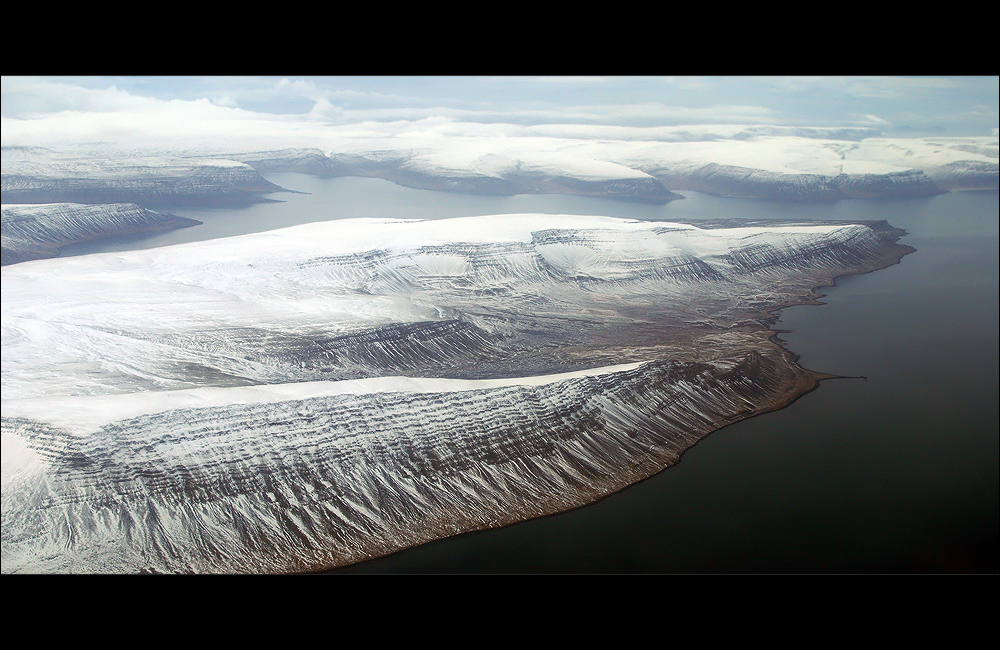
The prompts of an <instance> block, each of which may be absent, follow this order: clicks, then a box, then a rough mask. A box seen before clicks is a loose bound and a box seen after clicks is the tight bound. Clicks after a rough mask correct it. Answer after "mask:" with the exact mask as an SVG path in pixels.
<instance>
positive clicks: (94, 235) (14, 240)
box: [0, 203, 201, 265]
mask: <svg viewBox="0 0 1000 650" xmlns="http://www.w3.org/2000/svg"><path fill="white" fill-rule="evenodd" d="M2 214H3V217H2V221H0V225H2V228H3V230H2V244H3V249H2V250H3V257H2V263H3V265H7V264H16V263H18V262H25V261H28V260H35V259H42V258H46V257H55V256H56V255H58V254H59V249H60V248H61V247H63V246H66V245H69V244H75V243H79V242H85V241H92V240H95V239H107V238H110V237H119V236H123V235H135V234H140V233H149V232H161V231H164V230H173V229H175V228H187V227H189V226H196V225H198V224H199V223H201V222H200V221H196V220H194V219H187V218H184V217H178V216H176V215H172V214H166V213H162V212H154V211H153V210H148V209H146V208H140V207H139V206H137V205H135V204H134V203H115V204H110V205H107V204H106V205H81V204H77V203H49V204H41V205H4V206H3V213H2Z"/></svg>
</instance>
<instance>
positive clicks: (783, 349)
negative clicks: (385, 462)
mask: <svg viewBox="0 0 1000 650" xmlns="http://www.w3.org/2000/svg"><path fill="white" fill-rule="evenodd" d="M842 223H860V222H858V221H845V222H842ZM864 223H866V224H868V225H875V224H881V223H884V224H885V225H886V226H887V227H888V228H889V229H891V231H892V232H893V233H894V235H895V236H896V241H895V242H894V243H893V244H892V246H891V247H890V249H889V252H887V254H886V255H884V256H883V257H882V258H881V259H880V260H879V261H878V262H876V263H873V264H872V265H870V267H869V268H867V269H866V270H861V271H857V272H853V273H844V274H841V275H837V276H834V277H831V278H829V279H828V280H825V281H823V282H821V283H820V284H817V285H814V286H813V287H812V288H811V289H810V291H809V293H808V294H807V295H806V296H805V297H804V300H803V301H802V302H795V303H792V304H787V305H782V306H780V307H775V308H772V309H769V310H768V314H769V316H770V318H769V319H768V320H767V321H765V322H762V323H761V325H762V326H763V327H764V328H765V329H766V330H767V331H769V332H770V335H769V336H768V337H767V341H768V342H769V343H770V344H772V345H774V346H775V347H777V348H778V349H779V350H780V353H781V354H782V356H783V357H784V358H785V359H786V360H787V361H788V363H789V367H790V368H791V369H793V370H795V371H797V372H798V373H801V377H802V378H803V379H807V380H809V381H808V383H806V384H805V385H804V386H802V387H801V388H800V390H798V391H792V392H791V394H790V396H789V397H787V398H786V399H784V400H779V401H778V402H777V403H776V404H774V405H771V406H768V407H765V408H763V409H761V410H758V411H756V412H754V413H753V414H751V415H749V416H746V417H739V418H737V419H735V420H733V421H731V422H727V423H725V424H722V425H721V426H719V427H717V428H715V429H713V430H711V431H710V432H708V433H706V434H705V435H703V436H701V437H699V438H698V439H697V440H696V441H695V442H694V443H693V444H691V445H689V446H688V447H686V448H685V449H684V450H683V451H681V452H680V455H679V456H678V458H677V459H676V460H675V461H674V462H671V463H669V464H667V465H665V466H663V467H662V468H661V469H659V470H657V471H654V472H652V473H650V474H648V475H647V476H645V477H643V478H641V479H639V480H637V481H633V482H631V483H629V484H628V485H625V486H623V487H621V488H619V489H617V490H612V491H610V492H607V493H606V494H604V495H603V496H600V497H598V498H596V499H593V500H591V501H589V502H587V503H584V504H582V505H579V506H576V507H572V508H567V509H564V510H560V511H558V512H552V513H548V514H544V515H540V516H536V517H529V518H526V519H522V520H519V521H516V522H513V523H509V524H504V525H501V526H484V527H481V528H476V529H471V530H467V531H463V532H460V533H456V534H452V535H447V536H444V537H440V538H438V539H434V540H431V541H428V542H424V543H422V544H416V545H413V546H408V547H406V548H401V549H398V550H396V551H393V552H391V553H387V554H384V555H380V556H377V557H373V558H370V559H367V560H362V561H359V562H353V563H350V564H344V565H339V566H333V567H328V568H325V569H315V570H307V571H301V572H294V573H292V575H328V574H338V573H346V571H344V570H345V569H349V568H352V567H361V566H364V565H366V564H369V563H372V562H377V561H379V560H382V559H385V558H388V557H391V556H393V555H397V554H399V553H403V552H405V551H408V550H411V549H414V548H417V547H420V546H426V545H429V544H435V543H437V542H443V541H444V540H447V539H450V538H453V537H458V536H462V535H471V534H475V533H480V532H485V531H488V530H495V529H498V528H505V527H507V526H514V525H517V524H519V523H524V522H527V521H532V520H535V519H544V518H548V517H556V516H558V515H561V514H563V513H566V512H571V511H573V510H578V509H580V508H586V507H587V506H590V505H593V504H595V503H599V502H601V501H603V500H604V499H606V498H608V497H610V496H612V495H615V494H617V493H619V492H622V491H624V490H626V489H628V488H630V487H632V486H634V485H638V484H640V483H642V482H644V481H647V480H649V479H651V478H653V477H654V476H657V475H659V474H660V473H661V472H664V471H667V470H669V469H670V468H671V467H674V466H676V465H678V464H679V463H680V462H681V461H682V460H683V457H684V454H686V453H687V452H688V451H689V450H691V449H693V448H694V447H696V446H697V445H698V443H700V442H701V441H702V440H705V439H706V438H708V437H709V436H711V435H713V434H715V433H718V432H719V431H723V430H724V429H726V428H728V427H730V426H733V425H735V424H739V423H740V422H744V421H746V420H750V419H752V418H755V417H758V416H760V415H764V414H766V413H773V412H776V411H780V410H783V409H786V408H788V407H790V406H791V405H792V404H794V403H795V402H797V401H798V400H800V399H801V398H802V397H804V396H806V395H808V394H809V393H812V392H813V391H815V390H817V389H818V388H819V387H820V385H821V384H822V382H824V381H827V380H831V379H867V377H848V376H844V375H835V374H830V373H825V372H821V371H817V370H810V369H808V368H805V367H804V366H802V365H800V364H799V360H800V359H801V355H799V354H797V353H795V352H794V351H792V350H791V349H789V348H788V347H787V344H786V342H785V341H783V340H781V339H780V338H779V334H780V333H781V330H776V329H775V328H774V324H775V323H776V322H777V320H778V319H779V317H780V315H781V312H782V311H783V310H785V309H788V308H791V307H799V306H823V305H825V303H823V302H820V300H819V299H820V298H823V297H825V296H826V295H827V294H825V293H820V291H819V290H820V289H825V288H829V287H836V286H837V280H838V279H840V278H846V277H852V276H856V275H867V274H869V273H874V272H875V271H881V270H884V269H887V268H890V267H892V266H895V265H897V264H900V263H902V259H903V258H904V257H905V256H907V255H910V254H911V253H915V252H916V251H917V249H915V248H913V247H912V246H908V245H906V244H900V243H899V239H901V238H902V237H904V236H905V235H906V234H908V233H907V232H906V231H905V230H903V229H900V228H893V227H891V226H889V225H888V223H887V222H884V221H881V222H864ZM717 227H725V226H724V225H719V226H717Z"/></svg>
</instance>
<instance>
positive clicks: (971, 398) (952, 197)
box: [63, 174, 1000, 573]
mask: <svg viewBox="0 0 1000 650" xmlns="http://www.w3.org/2000/svg"><path fill="white" fill-rule="evenodd" d="M267 178H268V180H270V181H272V182H274V183H277V184H278V185H281V186H282V187H284V188H287V189H290V190H295V191H297V192H301V193H290V192H281V193H276V194H274V195H272V197H273V198H278V199H280V200H281V201H282V202H280V203H265V204H258V205H255V206H251V207H249V208H245V209H239V210H225V209H211V210H208V209H206V210H190V209H184V210H173V211H172V212H174V213H175V214H178V215H181V216H186V217H191V218H194V219H198V220H200V221H202V222H203V225H201V226H196V227H193V228H185V229H181V230H176V231H172V232H168V233H159V234H155V235H152V236H145V237H137V238H131V239H126V240H118V241H113V242H92V243H87V244H80V245H76V246H72V247H67V248H66V249H64V251H63V255H71V254H83V253H88V252H105V251H114V250H129V249H134V248H150V247H155V246H164V245H170V244H176V243H183V242H187V241H197V240H202V239H213V238H217V237H228V236H233V235H239V234H245V233H250V232H260V231H264V230H270V229H274V228H280V227H284V226H290V225H296V224H299V223H308V222H312V221H322V220H328V219H344V218H353V217H387V218H396V219H400V218H402V219H439V218H447V217H458V216H477V215H488V214H502V213H521V212H529V213H531V212H542V213H553V214H599V215H607V216H615V217H624V218H634V219H648V220H657V221H670V220H679V221H695V222H697V221H699V220H704V219H768V220H775V219H776V220H781V219H791V220H831V219H832V220H887V221H888V222H889V223H890V224H892V225H893V226H896V227H898V228H903V229H905V230H906V231H907V233H908V234H907V235H906V236H905V237H904V238H903V239H902V240H901V243H904V244H907V245H909V246H912V247H913V248H915V249H916V252H914V253H912V254H910V255H907V256H906V257H904V258H903V259H902V261H901V262H900V263H899V264H898V265H895V266H892V267H889V268H887V269H883V270H880V271H876V272H874V273H870V274H867V275H861V276H850V277H845V278H841V279H839V280H838V281H837V286H836V287H831V288H827V289H823V290H822V291H823V292H824V293H825V294H826V297H825V298H823V302H825V303H826V304H825V305H822V306H799V307H793V308H790V309H786V310H785V311H784V312H782V314H781V317H780V320H779V322H778V323H777V325H776V328H778V329H780V330H788V331H783V332H782V333H780V334H779V336H780V340H781V341H782V343H783V344H784V345H785V346H786V347H788V348H789V349H790V350H792V351H793V352H795V353H796V354H799V355H800V357H801V359H800V362H801V363H802V365H803V366H805V367H807V368H810V369H813V370H818V371H821V372H826V373H831V374H837V375H846V376H852V377H858V376H864V377H866V379H833V380H827V381H824V382H823V383H822V384H821V386H820V387H819V388H818V389H817V390H815V391H813V392H812V393H809V394H807V395H805V396H803V397H802V398H800V399H799V400H798V401H796V402H795V403H794V404H792V405H791V406H790V407H788V408H786V409H783V410H781V411H777V412H774V413H769V414H764V415H761V416H758V417H756V418H752V419H750V420H745V421H743V422H740V423H737V424H735V425H732V426H729V427H726V428H725V429H722V430H720V431H717V432H715V433H713V434H712V435H710V436H709V437H707V438H705V439H704V440H702V441H701V442H700V443H698V444H697V445H696V446H695V447H693V448H692V449H690V450H688V451H687V452H686V453H685V454H684V456H683V458H682V460H681V462H680V463H679V464H677V465H675V466H674V467H672V468H670V469H668V470H666V471H664V472H661V473H660V474H658V475H656V476H654V477H652V478H650V479H647V480H646V481H643V482H641V483H639V484H636V485H634V486H632V487H630V488H628V489H626V490H624V491H622V492H619V493H617V494H614V495H611V496H609V497H607V498H605V499H603V500H601V501H599V502H597V503H594V504H591V505H589V506H586V507H584V508H580V509H577V510H574V511H571V512H567V513H562V514H559V515H555V516H552V517H545V518H542V519H537V520H533V521H529V522H523V523H521V524H517V525H514V526H510V527H507V528H503V529H499V530H491V531H482V532H477V533H471V534H466V535H461V536H458V537H453V538H450V539H446V540H440V541H437V542H433V543H431V544H426V545H424V546H421V547H419V548H414V549H409V550H406V551H403V552H400V553H397V554H395V555H392V556H389V557H385V558H381V559H378V560H374V561H371V562H367V563H364V564H360V565H356V566H353V567H347V568H344V569H340V570H339V572H341V573H415V572H436V573H539V572H541V573H748V572H750V573H786V572H795V573H802V572H805V573H873V572H874V573H886V572H889V573H895V572H907V573H913V572H917V573H927V572H934V573H936V572H943V573H969V572H972V573H995V572H997V570H998V566H1000V563H998V555H1000V554H998V547H1000V533H998V531H1000V514H998V513H1000V497H998V493H1000V472H998V468H1000V460H998V458H1000V449H998V433H997V432H998V426H1000V425H998V398H997V394H998V365H1000V363H998V344H997V342H998V295H1000V286H998V275H1000V272H998V221H1000V202H998V195H997V193H996V192H952V193H949V194H944V195H940V196H936V197H931V198H921V199H900V200H877V201H874V200H873V201H839V202H836V203H820V204H798V203H776V202H767V201H754V200H742V199H722V198H716V197H711V196H707V195H703V194H698V193H694V192H681V194H683V195H684V196H685V197H686V198H685V199H684V200H681V201H672V202H670V203H668V204H666V205H662V206H650V205H641V204H630V203H624V202H618V201H611V200H604V199H595V198H588V197H579V196H564V195H544V196H532V195H518V196H512V197H489V196H472V195H463V194H451V193H445V192H434V191H427V190H414V189H409V188H405V187H401V186H398V185H395V184H392V183H389V182H387V181H383V180H378V179H367V178H337V179H319V178H315V177H311V176H306V175H302V174H272V175H268V176H267Z"/></svg>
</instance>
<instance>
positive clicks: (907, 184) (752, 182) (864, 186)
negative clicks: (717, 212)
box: [657, 163, 944, 201]
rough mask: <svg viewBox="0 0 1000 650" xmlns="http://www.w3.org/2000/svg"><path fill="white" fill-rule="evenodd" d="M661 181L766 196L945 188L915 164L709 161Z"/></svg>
mask: <svg viewBox="0 0 1000 650" xmlns="http://www.w3.org/2000/svg"><path fill="white" fill-rule="evenodd" d="M657 176H658V177H659V178H660V180H662V181H663V184H664V185H665V186H667V187H670V188H672V189H677V190H694V191H696V192H704V193H705V194H712V195H715V196H725V197H738V198H753V199H766V200H771V201H839V200H841V199H888V198H909V197H918V196H934V195H935V194H941V193H943V192H944V190H942V189H941V188H940V187H938V186H937V185H935V183H934V181H933V180H931V178H929V177H928V176H927V175H926V174H924V173H923V172H922V171H919V170H910V171H905V172H893V173H888V174H854V175H848V174H840V175H837V176H824V175H820V174H779V173H776V172H768V171H764V170H761V169H751V168H748V167H735V166H732V165H718V164H715V163H711V164H708V165H704V166H702V167H699V168H696V169H694V170H684V171H676V172H674V171H669V170H667V171H662V172H659V173H658V174H657Z"/></svg>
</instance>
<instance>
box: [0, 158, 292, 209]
mask: <svg viewBox="0 0 1000 650" xmlns="http://www.w3.org/2000/svg"><path fill="white" fill-rule="evenodd" d="M4 155H5V156H7V155H8V154H7V152H6V151H5V153H4ZM280 189H281V188H280V187H278V186H277V185H274V184H273V183H270V182H268V181H266V180H264V178H262V177H261V175H260V173H258V172H257V170H255V169H254V168H252V167H250V166H249V165H244V164H240V163H236V162H233V161H217V162H213V161H206V160H196V159H191V160H177V159H171V158H163V159H156V158H151V157H147V158H143V159H140V160H130V159H128V158H127V157H121V158H119V157H114V156H112V157H111V158H101V157H99V156H98V157H94V158H89V157H86V156H79V157H72V156H63V157H57V156H55V155H47V154H45V153H34V154H24V155H23V156H21V157H19V156H11V160H10V161H6V160H5V164H4V170H3V176H2V178H0V194H2V200H3V202H4V203H12V204H14V203H86V204H101V203H104V204H110V203H135V204H138V205H140V206H143V207H147V208H156V207H171V206H173V207H182V206H205V207H243V206H247V205H251V204H253V203H259V202H261V201H266V200H269V199H267V198H265V197H264V196H263V195H264V194H267V193H270V192H276V191H279V190H280Z"/></svg>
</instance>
